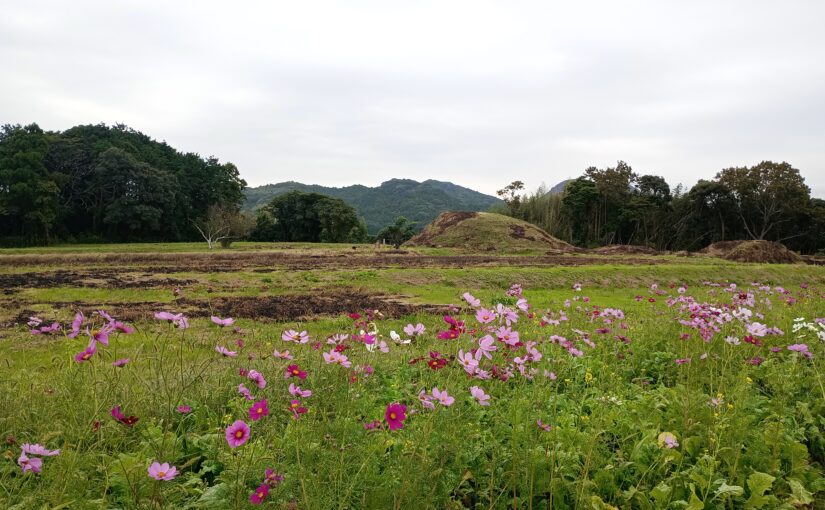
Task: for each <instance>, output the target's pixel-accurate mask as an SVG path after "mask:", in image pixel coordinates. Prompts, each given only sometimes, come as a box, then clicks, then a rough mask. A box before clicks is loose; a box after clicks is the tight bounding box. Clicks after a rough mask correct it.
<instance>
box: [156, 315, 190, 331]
mask: <svg viewBox="0 0 825 510" xmlns="http://www.w3.org/2000/svg"><path fill="white" fill-rule="evenodd" d="M155 319H158V320H162V321H169V322H171V323H172V324H174V325H175V326H177V327H178V328H179V329H186V328H188V327H189V319H187V318H186V317H184V315H183V314H182V313H171V312H155Z"/></svg>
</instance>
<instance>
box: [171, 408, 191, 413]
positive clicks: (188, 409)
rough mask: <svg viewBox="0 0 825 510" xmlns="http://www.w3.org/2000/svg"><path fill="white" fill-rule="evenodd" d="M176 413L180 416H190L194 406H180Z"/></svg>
mask: <svg viewBox="0 0 825 510" xmlns="http://www.w3.org/2000/svg"><path fill="white" fill-rule="evenodd" d="M175 411H177V412H179V413H180V414H189V413H191V412H192V406H178V407H176V408H175Z"/></svg>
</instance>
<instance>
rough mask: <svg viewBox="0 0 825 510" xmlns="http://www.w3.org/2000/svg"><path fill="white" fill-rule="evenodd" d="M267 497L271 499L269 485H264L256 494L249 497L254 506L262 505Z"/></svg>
mask: <svg viewBox="0 0 825 510" xmlns="http://www.w3.org/2000/svg"><path fill="white" fill-rule="evenodd" d="M267 497H269V485H267V484H266V483H262V484H261V485H259V486H258V488H257V489H255V492H253V493H252V494H250V495H249V502H250V503H252V504H253V505H262V504H263V503H264V501H265V500H266V498H267Z"/></svg>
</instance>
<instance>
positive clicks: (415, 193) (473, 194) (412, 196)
mask: <svg viewBox="0 0 825 510" xmlns="http://www.w3.org/2000/svg"><path fill="white" fill-rule="evenodd" d="M293 190H298V191H304V192H315V193H322V194H324V195H329V196H332V197H336V198H340V199H342V200H344V201H345V202H347V203H348V204H350V205H351V206H353V207H355V210H356V211H358V214H359V215H361V216H363V217H364V220H365V221H366V222H367V229H368V230H369V232H370V233H371V234H375V233H376V232H378V231H379V230H381V229H382V228H383V227H385V226H387V225H389V224H391V223H392V222H394V221H395V219H396V218H397V217H398V216H404V217H405V218H407V219H408V220H410V221H414V222H415V224H416V226H417V227H418V228H422V227H424V225H426V224H428V223H430V222H431V221H433V220H434V219H435V217H436V216H438V215H439V214H441V213H442V212H445V211H486V210H487V209H489V208H490V207H491V206H493V205H496V204H500V203H501V200H499V199H498V198H496V197H493V196H490V195H485V194H483V193H479V192H478V191H473V190H471V189H469V188H465V187H463V186H458V185H457V184H453V183H451V182H443V181H435V180H427V181H424V182H418V181H413V180H410V179H391V180H389V181H386V182H384V183H381V185H380V186H377V187H374V188H370V187H368V186H361V185H354V186H346V187H344V188H331V187H326V186H320V185H317V184H303V183H300V182H294V181H289V182H280V183H278V184H267V185H265V186H258V187H255V188H246V189H245V190H244V196H245V197H246V202H245V204H244V207H243V209H244V210H245V211H254V210H256V209H259V208H261V207H263V206H265V205H266V204H267V203H268V202H269V201H270V200H272V197H274V196H276V195H280V194H282V193H287V192H289V191H293Z"/></svg>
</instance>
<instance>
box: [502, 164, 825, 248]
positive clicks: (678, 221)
mask: <svg viewBox="0 0 825 510" xmlns="http://www.w3.org/2000/svg"><path fill="white" fill-rule="evenodd" d="M523 190H524V184H523V183H522V182H521V181H514V182H512V183H511V184H509V185H508V186H506V187H505V188H503V189H501V190H499V192H498V194H499V196H500V197H502V199H504V201H505V204H506V208H505V209H504V210H503V211H501V212H504V213H506V214H509V215H511V216H514V217H518V218H521V219H524V220H526V221H529V222H531V223H533V224H535V225H537V226H539V227H541V228H543V229H545V230H546V231H548V232H549V233H551V234H552V235H554V236H556V237H558V238H560V239H562V240H565V241H567V242H570V243H572V244H575V245H577V246H583V247H597V246H603V245H608V244H636V245H644V246H649V247H652V248H656V249H659V250H698V249H701V248H703V247H705V246H707V245H709V244H711V243H714V242H717V241H729V240H739V239H765V240H770V241H778V242H781V243H783V244H785V245H786V246H788V247H789V248H791V249H794V250H797V251H800V252H802V253H816V252H818V251H822V250H825V200H821V199H818V198H813V197H811V191H810V188H809V187H808V186H807V185H806V184H805V180H804V178H803V177H802V175H801V174H800V172H799V170H797V169H796V168H793V167H792V166H791V165H790V164H788V163H785V162H782V163H775V162H771V161H763V162H762V163H759V164H758V165H755V166H752V167H733V168H726V169H723V170H721V171H720V172H718V173H717V174H716V177H715V178H713V179H711V180H700V181H699V182H698V183H696V185H694V186H693V187H692V188H690V189H689V190H685V189H684V188H683V187H682V185H678V186H676V187H675V188H674V189H671V187H670V186H669V184H668V183H667V181H665V179H664V178H662V177H660V176H658V175H639V174H637V173H635V172H634V171H633V169H632V168H631V167H630V165H628V164H627V163H625V162H623V161H619V162H618V163H617V164H616V166H615V167H608V168H602V169H600V168H596V167H590V168H588V169H586V170H585V172H584V175H582V176H581V177H579V178H577V179H574V180H572V181H570V182H568V183H567V185H566V186H565V188H564V191H563V192H562V193H548V192H547V189H546V188H545V187H544V186H541V187H540V188H539V189H537V190H535V191H534V192H532V193H528V194H523V193H522V191H523Z"/></svg>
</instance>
